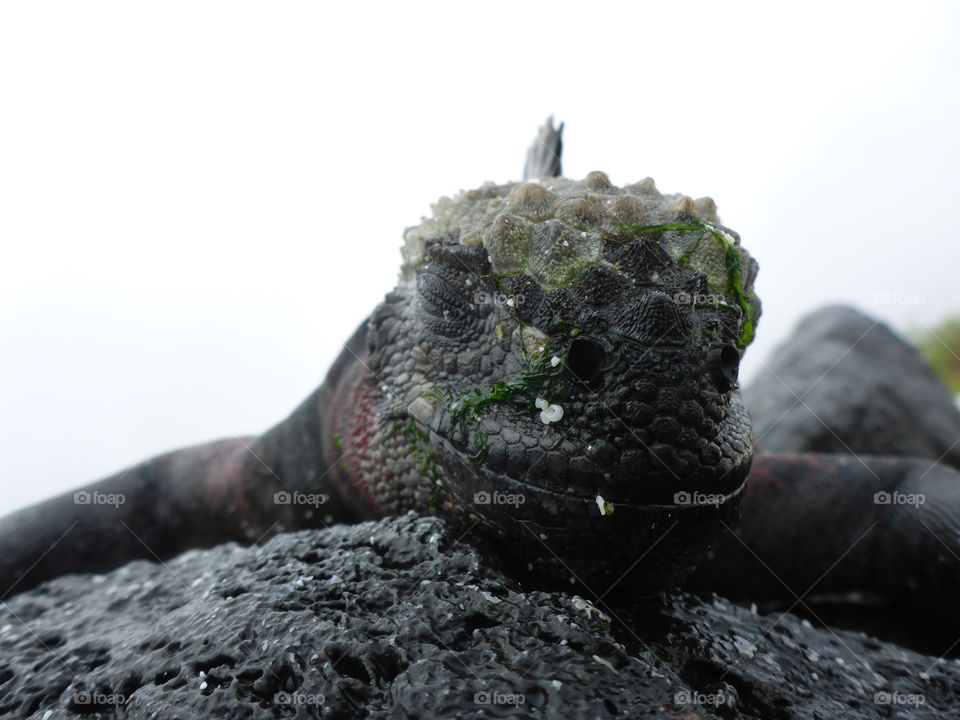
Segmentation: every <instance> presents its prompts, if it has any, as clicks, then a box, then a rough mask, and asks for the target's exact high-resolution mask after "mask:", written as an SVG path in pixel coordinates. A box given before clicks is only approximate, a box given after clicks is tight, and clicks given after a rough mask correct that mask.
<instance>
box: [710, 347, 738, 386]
mask: <svg viewBox="0 0 960 720" xmlns="http://www.w3.org/2000/svg"><path fill="white" fill-rule="evenodd" d="M707 368H709V370H710V377H712V378H713V382H714V384H715V385H716V386H717V389H718V390H719V391H720V392H727V390H732V389H733V388H735V387H737V375H738V373H739V372H740V351H739V350H737V349H736V348H735V347H734V346H733V345H717V346H714V347H712V348H710V349H709V350H708V351H707Z"/></svg>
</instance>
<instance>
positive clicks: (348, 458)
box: [330, 357, 383, 516]
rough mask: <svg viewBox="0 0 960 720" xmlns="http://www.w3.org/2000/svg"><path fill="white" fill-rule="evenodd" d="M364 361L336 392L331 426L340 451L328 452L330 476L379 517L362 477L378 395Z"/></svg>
mask: <svg viewBox="0 0 960 720" xmlns="http://www.w3.org/2000/svg"><path fill="white" fill-rule="evenodd" d="M366 362H367V358H366V357H363V358H361V359H360V362H358V363H357V364H356V366H355V368H354V369H353V372H351V373H350V375H349V377H345V378H343V381H342V382H341V383H340V387H339V388H338V389H337V394H336V399H335V401H334V403H333V405H334V407H333V408H331V409H332V410H333V412H332V413H331V415H332V417H334V418H335V420H334V423H333V426H332V427H334V428H336V429H337V431H336V434H338V435H339V436H340V440H341V442H340V447H331V448H330V457H331V458H332V460H333V463H334V466H333V468H331V470H330V473H331V474H332V475H333V476H334V477H335V478H336V481H337V482H338V483H339V484H341V485H346V486H349V488H348V489H347V492H352V493H353V494H354V495H358V496H359V497H361V498H362V499H363V501H364V503H365V504H366V505H367V507H369V509H370V510H371V511H372V512H373V513H375V514H376V515H378V516H380V515H383V511H382V509H381V508H380V504H379V503H378V502H377V500H376V499H375V498H374V496H373V493H372V492H371V491H370V486H369V485H368V484H367V481H366V477H365V476H364V465H367V466H368V467H369V465H370V460H371V449H370V436H371V435H372V434H373V432H374V431H375V430H376V429H377V409H378V406H379V398H380V391H379V390H378V389H377V385H376V383H375V382H374V381H373V380H374V379H373V378H372V377H371V376H370V373H369V371H368V370H367V367H366Z"/></svg>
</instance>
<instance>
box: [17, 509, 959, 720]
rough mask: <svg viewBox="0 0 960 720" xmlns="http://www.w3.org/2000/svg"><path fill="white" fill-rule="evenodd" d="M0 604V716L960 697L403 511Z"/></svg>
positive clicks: (918, 671)
mask: <svg viewBox="0 0 960 720" xmlns="http://www.w3.org/2000/svg"><path fill="white" fill-rule="evenodd" d="M0 616H2V617H0V657H2V658H3V660H2V663H0V716H2V717H5V718H6V717H29V718H42V719H44V720H52V719H53V718H74V719H75V718H92V717H124V718H162V719H164V720H179V719H182V720H187V719H188V718H285V717H295V718H464V719H470V718H496V717H531V718H535V717H539V718H610V717H621V718H691V719H692V718H715V719H721V718H722V719H724V720H729V719H730V718H764V719H765V720H769V719H773V718H822V719H824V720H826V719H827V718H829V719H831V720H841V719H842V718H864V717H876V718H888V717H901V716H904V717H906V716H907V715H903V714H902V713H905V712H907V711H909V717H912V718H939V717H944V716H945V714H949V713H950V712H952V711H953V710H952V709H953V708H954V707H955V705H956V703H957V702H958V701H960V690H958V688H960V664H958V662H957V661H954V660H939V661H938V660H936V659H935V658H932V657H926V656H922V655H919V654H916V653H913V652H911V651H908V650H903V649H901V648H898V647H896V646H891V645H886V644H883V643H881V642H879V641H876V640H873V639H871V638H869V637H867V636H865V635H862V634H857V633H850V632H843V631H837V632H830V631H824V630H817V629H814V628H813V627H811V626H810V625H809V623H806V622H805V621H801V620H799V619H797V618H795V617H793V616H789V615H785V616H783V617H780V618H777V617H764V616H762V615H758V614H755V613H754V612H751V611H750V610H749V609H745V608H740V607H737V606H734V605H731V604H730V603H728V602H727V601H725V600H722V599H719V598H714V599H712V600H700V599H697V598H696V597H694V596H692V595H688V594H683V593H677V594H674V595H670V596H668V597H667V598H666V600H665V602H664V603H663V604H660V605H655V606H642V605H636V604H635V603H631V604H629V607H625V606H620V607H618V606H615V605H607V604H606V603H604V602H603V601H597V604H594V603H591V602H590V601H588V600H584V599H581V598H580V597H577V596H575V595H571V594H568V593H564V592H541V591H530V590H524V589H523V588H521V587H520V586H518V585H517V583H516V582H514V581H512V580H509V579H508V578H506V577H505V576H503V575H502V574H500V572H499V571H498V570H496V569H495V568H493V567H491V566H490V565H489V564H487V562H486V561H485V560H483V559H482V558H481V556H480V554H479V553H478V551H477V550H475V549H474V548H473V547H471V546H470V545H467V544H465V543H463V542H460V541H459V540H458V538H456V537H454V536H452V534H450V533H448V531H447V529H446V526H445V524H444V523H443V521H441V520H439V519H436V518H424V517H418V516H416V515H414V514H407V515H404V516H401V517H397V518H391V519H387V520H383V521H380V522H370V523H364V524H361V525H353V526H337V527H334V528H331V529H328V530H317V531H304V532H299V533H292V534H285V535H280V536H278V537H276V538H274V539H272V540H270V541H269V542H267V543H266V544H264V545H263V546H254V547H251V548H240V547H237V546H235V545H223V546H220V547H217V548H214V549H211V550H206V551H191V552H189V553H186V554H184V555H182V556H180V557H178V558H176V559H174V560H172V561H170V562H168V563H166V564H153V563H149V562H145V561H137V562H134V563H131V564H129V565H127V566H125V567H123V568H121V569H119V570H116V571H114V572H112V573H110V574H108V575H105V576H65V577H62V578H59V579H57V580H53V581H51V582H48V583H46V584H44V585H42V586H40V587H39V588H37V589H35V590H32V591H30V592H27V593H23V594H21V595H18V596H16V597H14V598H12V599H11V600H9V601H8V602H7V603H6V604H5V605H4V606H3V607H2V608H0ZM911 698H913V701H912V702H913V704H908V703H910V702H911V700H910V699H911ZM920 698H922V703H921V701H920Z"/></svg>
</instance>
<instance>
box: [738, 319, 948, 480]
mask: <svg viewBox="0 0 960 720" xmlns="http://www.w3.org/2000/svg"><path fill="white" fill-rule="evenodd" d="M743 401H744V404H745V405H746V406H747V409H748V410H749V411H750V419H751V422H752V425H753V437H754V442H755V444H756V445H757V447H758V448H759V449H761V450H776V451H784V452H822V453H844V454H849V453H857V454H864V455H912V456H919V457H927V458H931V459H934V460H939V461H940V462H943V463H945V464H948V465H952V466H953V467H955V468H960V444H958V443H957V438H960V410H958V409H957V405H956V403H955V402H954V400H953V398H952V397H951V396H950V393H949V392H947V389H946V387H944V385H943V383H942V382H941V381H940V380H939V378H937V376H936V375H935V374H934V372H933V370H931V369H930V367H929V365H927V363H926V362H925V361H924V360H923V358H922V357H921V356H920V355H919V353H918V352H917V351H916V350H915V349H914V348H913V347H912V346H911V345H909V344H908V343H907V342H905V341H904V340H903V339H902V338H901V337H900V336H899V335H897V334H896V333H894V332H892V331H891V330H890V329H889V328H888V327H887V326H886V325H884V324H883V323H881V322H880V321H879V320H877V319H875V318H871V317H869V316H867V315H864V314H862V313H860V312H858V311H856V310H854V309H853V308H850V307H846V306H842V305H833V306H828V307H826V308H823V309H821V310H818V311H816V312H813V313H811V314H809V315H807V316H806V317H805V318H803V320H801V321H800V323H799V324H798V326H797V328H796V330H795V331H794V332H793V333H792V334H791V335H790V337H789V338H788V339H787V340H786V342H784V343H783V344H782V345H781V346H780V347H778V348H777V349H776V350H775V351H774V352H773V354H772V355H771V357H770V358H769V359H768V360H767V362H766V363H765V365H764V367H763V368H762V369H761V371H760V372H759V373H758V375H757V377H756V378H755V379H754V380H753V381H752V382H750V383H749V384H748V385H747V386H746V387H745V388H744V390H743Z"/></svg>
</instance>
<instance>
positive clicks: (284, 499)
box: [273, 490, 290, 505]
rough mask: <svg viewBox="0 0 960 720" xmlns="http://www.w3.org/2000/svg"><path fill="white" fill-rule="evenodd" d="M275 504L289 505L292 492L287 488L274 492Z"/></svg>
mask: <svg viewBox="0 0 960 720" xmlns="http://www.w3.org/2000/svg"><path fill="white" fill-rule="evenodd" d="M273 504H274V505H289V504H290V493H288V492H287V491H286V490H280V491H279V492H275V493H274V494H273Z"/></svg>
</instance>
